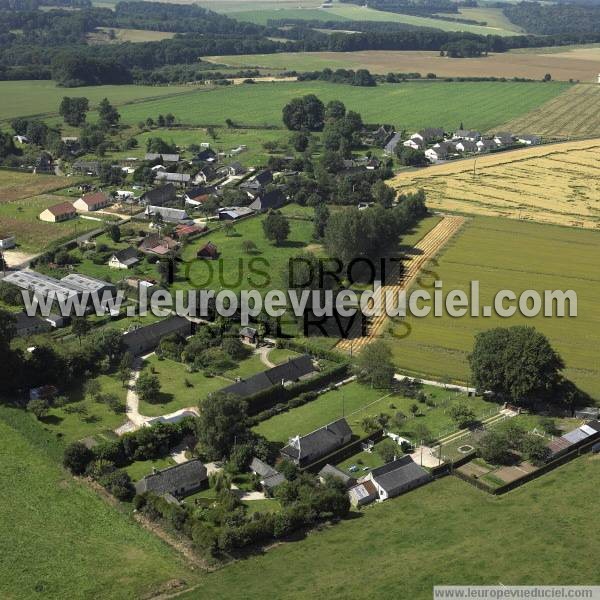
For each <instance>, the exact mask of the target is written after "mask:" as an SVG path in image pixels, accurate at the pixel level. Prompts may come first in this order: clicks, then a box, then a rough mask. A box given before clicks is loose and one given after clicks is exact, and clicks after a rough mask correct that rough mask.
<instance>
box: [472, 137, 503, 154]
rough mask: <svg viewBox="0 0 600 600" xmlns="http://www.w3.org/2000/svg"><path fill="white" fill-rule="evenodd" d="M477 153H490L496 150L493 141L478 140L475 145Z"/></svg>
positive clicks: (496, 145) (496, 146)
mask: <svg viewBox="0 0 600 600" xmlns="http://www.w3.org/2000/svg"><path fill="white" fill-rule="evenodd" d="M475 145H476V146H477V150H478V152H491V151H492V150H496V149H497V148H498V144H496V142H494V140H479V141H478V142H477V143H476V144H475Z"/></svg>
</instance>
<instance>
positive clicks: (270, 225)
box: [262, 210, 290, 246]
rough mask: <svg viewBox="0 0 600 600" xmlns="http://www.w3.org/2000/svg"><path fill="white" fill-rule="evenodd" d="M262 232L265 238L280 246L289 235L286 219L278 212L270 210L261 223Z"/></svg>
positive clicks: (288, 223)
mask: <svg viewBox="0 0 600 600" xmlns="http://www.w3.org/2000/svg"><path fill="white" fill-rule="evenodd" d="M262 226H263V231H264V232H265V237H266V238H267V239H268V240H270V241H272V242H275V245H276V246H279V245H281V244H282V243H283V242H284V241H285V240H287V238H288V236H289V235H290V222H289V221H288V219H287V217H286V216H285V215H284V214H283V213H281V212H280V211H278V210H270V211H269V214H268V215H267V216H266V218H265V220H264V221H263V224H262Z"/></svg>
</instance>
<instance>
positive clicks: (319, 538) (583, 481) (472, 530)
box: [181, 456, 600, 600]
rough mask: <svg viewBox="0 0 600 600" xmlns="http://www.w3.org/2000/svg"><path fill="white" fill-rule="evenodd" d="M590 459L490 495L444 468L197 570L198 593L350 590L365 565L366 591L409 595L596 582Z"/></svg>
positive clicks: (425, 597)
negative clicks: (323, 522) (252, 552)
mask: <svg viewBox="0 0 600 600" xmlns="http://www.w3.org/2000/svg"><path fill="white" fill-rule="evenodd" d="M598 464H600V463H599V462H598V459H597V458H592V457H591V456H585V457H583V458H580V459H578V460H576V461H574V462H571V463H569V464H568V465H566V466H563V467H560V468H558V469H556V470H555V471H553V472H552V473H549V474H547V475H544V477H542V478H540V479H538V480H536V481H534V482H532V483H529V484H527V485H525V486H523V487H521V488H519V489H517V490H515V491H514V492H511V493H509V494H506V495H504V496H502V497H499V498H496V497H491V496H489V495H488V494H485V493H483V492H481V491H479V490H477V489H475V488H474V487H472V486H470V485H468V484H466V483H465V482H463V481H460V480H459V479H458V478H456V477H445V478H443V479H441V480H438V481H435V482H433V483H431V484H429V485H427V486H424V487H422V488H419V489H417V490H415V491H413V492H410V493H409V494H406V495H404V496H401V497H399V498H396V499H393V500H390V501H387V502H384V503H382V504H375V505H372V506H371V507H368V508H367V509H365V510H364V511H361V512H360V513H359V514H358V516H357V517H356V518H354V519H350V520H347V521H343V522H341V523H338V524H337V525H335V526H334V527H330V528H325V529H324V530H322V531H319V532H313V533H311V534H309V535H308V536H307V537H306V539H304V540H302V542H292V543H286V544H281V545H279V546H278V547H277V548H276V549H273V551H269V552H267V553H265V554H263V555H261V556H256V557H252V558H249V559H247V560H244V561H240V562H238V563H235V564H232V565H230V566H229V567H227V568H226V569H224V570H222V571H219V572H218V573H211V574H209V575H206V576H205V577H203V579H202V595H203V597H205V598H223V597H227V598H230V599H232V600H235V599H238V598H239V599H245V598H248V597H260V596H265V595H267V596H269V597H277V598H281V599H282V600H292V599H294V600H296V599H298V598H314V597H315V596H316V595H322V596H324V597H343V598H348V599H355V598H356V599H358V598H362V597H363V596H364V586H365V574H367V573H368V587H369V593H371V594H374V595H376V596H378V597H382V598H392V597H393V598H411V600H429V599H430V598H431V596H432V588H433V586H434V585H443V584H448V585H461V584H463V585H467V584H469V585H495V584H498V583H500V582H501V583H502V584H504V585H510V584H514V585H517V584H518V585H539V584H547V585H550V584H556V582H560V583H561V584H564V585H569V584H573V585H575V584H598V583H600V575H599V574H598V569H597V564H596V563H597V561H596V547H597V543H596V540H595V538H594V536H589V535H588V532H589V531H590V526H592V527H593V523H594V522H595V520H594V519H595V518H594V516H593V514H594V513H593V511H592V512H590V504H589V498H591V497H593V496H594V494H595V490H596V486H597V482H596V481H597V480H596V473H597V469H598ZM557 540H560V543H557ZM518 557H521V558H520V559H519V558H518ZM308 574H309V576H308ZM197 597H198V594H197V592H188V593H185V594H183V595H182V596H181V598H182V600H192V599H193V598H197Z"/></svg>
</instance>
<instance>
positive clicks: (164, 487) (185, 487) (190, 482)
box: [135, 458, 208, 498]
mask: <svg viewBox="0 0 600 600" xmlns="http://www.w3.org/2000/svg"><path fill="white" fill-rule="evenodd" d="M207 483H208V473H207V470H206V467H205V466H204V465H203V464H202V462H200V460H199V459H198V458H193V459H192V460H188V461H187V462H184V463H181V464H178V465H174V466H172V467H167V468H166V469H161V470H155V471H154V472H153V473H151V474H150V475H146V476H145V477H142V479H140V480H139V481H138V482H137V483H136V484H135V491H136V494H144V493H146V492H150V493H152V494H156V495H157V496H162V495H164V494H170V495H171V496H173V497H175V498H185V497H186V496H190V495H191V494H195V493H196V492H197V491H199V490H201V489H202V488H203V487H205V486H206V485H207Z"/></svg>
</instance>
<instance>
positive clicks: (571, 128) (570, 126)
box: [498, 84, 600, 138]
mask: <svg viewBox="0 0 600 600" xmlns="http://www.w3.org/2000/svg"><path fill="white" fill-rule="evenodd" d="M599 102H600V85H597V84H590V85H587V84H579V85H575V86H573V87H571V88H568V89H567V90H566V91H564V92H563V93H562V94H560V95H558V96H556V97H555V98H552V99H551V100H548V102H546V103H544V104H542V105H541V106H538V107H537V108H534V109H533V110H532V111H531V112H528V113H525V114H524V115H521V116H520V117H518V118H516V119H513V120H512V121H509V122H508V123H506V124H505V125H503V126H502V127H500V128H499V129H498V131H500V130H502V131H518V132H524V131H526V132H527V133H535V134H538V135H542V136H545V137H563V138H564V137H593V136H600V112H599V111H598V103H599Z"/></svg>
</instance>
